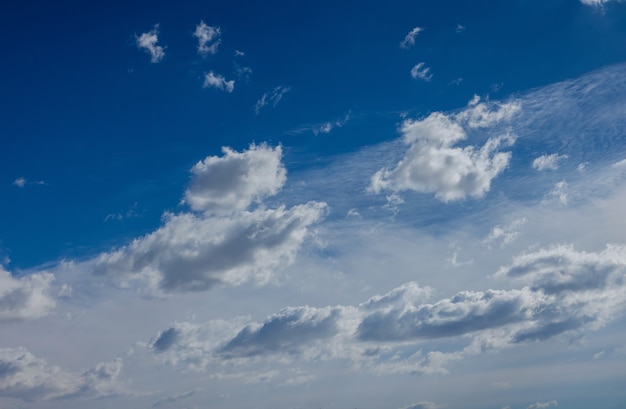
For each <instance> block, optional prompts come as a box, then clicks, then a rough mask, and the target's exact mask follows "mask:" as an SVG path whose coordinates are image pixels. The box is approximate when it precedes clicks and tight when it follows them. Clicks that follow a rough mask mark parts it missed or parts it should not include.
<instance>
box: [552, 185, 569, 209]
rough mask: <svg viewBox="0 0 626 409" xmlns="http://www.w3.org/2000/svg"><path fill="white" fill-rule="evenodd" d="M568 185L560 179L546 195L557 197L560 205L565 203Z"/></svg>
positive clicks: (567, 197)
mask: <svg viewBox="0 0 626 409" xmlns="http://www.w3.org/2000/svg"><path fill="white" fill-rule="evenodd" d="M568 192H569V185H568V183H567V182H566V181H564V180H562V181H560V182H557V183H556V184H555V185H554V188H552V190H551V191H550V192H549V193H548V197H553V198H556V199H558V201H559V203H560V204H562V205H567V202H568V199H569V194H568Z"/></svg>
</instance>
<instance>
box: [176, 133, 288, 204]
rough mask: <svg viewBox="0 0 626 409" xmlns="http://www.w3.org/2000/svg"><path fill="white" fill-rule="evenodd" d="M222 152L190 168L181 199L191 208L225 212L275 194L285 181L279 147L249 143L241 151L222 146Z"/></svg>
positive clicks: (284, 171)
mask: <svg viewBox="0 0 626 409" xmlns="http://www.w3.org/2000/svg"><path fill="white" fill-rule="evenodd" d="M222 152H223V156H221V157H218V156H208V157H207V158H206V159H204V160H203V161H200V162H198V163H197V164H196V165H194V167H193V168H191V173H192V174H193V177H192V179H191V182H190V184H189V187H188V188H187V190H186V191H185V202H186V203H188V204H189V206H190V207H191V208H192V209H193V210H195V211H200V212H205V213H208V214H229V213H233V212H237V211H241V210H244V209H246V208H247V207H248V206H250V204H251V203H252V202H253V201H259V200H261V199H262V198H264V197H266V196H271V195H274V194H276V193H277V192H278V191H279V190H280V189H281V188H282V186H283V184H284V183H285V181H286V180H287V171H286V170H285V167H284V166H283V164H282V163H281V159H282V148H281V147H280V146H277V147H275V148H272V147H270V146H267V145H250V148H249V149H248V150H245V151H243V152H236V151H233V150H232V149H230V148H226V147H225V148H222Z"/></svg>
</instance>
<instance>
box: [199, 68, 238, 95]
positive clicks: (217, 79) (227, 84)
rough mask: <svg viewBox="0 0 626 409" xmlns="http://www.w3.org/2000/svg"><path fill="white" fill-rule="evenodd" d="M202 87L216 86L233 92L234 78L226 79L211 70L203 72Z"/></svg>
mask: <svg viewBox="0 0 626 409" xmlns="http://www.w3.org/2000/svg"><path fill="white" fill-rule="evenodd" d="M202 86H203V87H204V88H209V87H212V88H217V89H221V90H222V91H226V92H233V90H234V89H235V80H230V81H226V78H224V76H222V75H219V74H215V73H214V72H213V71H209V72H207V73H205V74H204V84H203V85H202Z"/></svg>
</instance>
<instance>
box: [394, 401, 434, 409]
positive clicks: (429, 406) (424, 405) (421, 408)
mask: <svg viewBox="0 0 626 409" xmlns="http://www.w3.org/2000/svg"><path fill="white" fill-rule="evenodd" d="M438 408H439V406H438V405H436V404H434V403H433V402H419V403H414V404H412V405H408V406H404V407H402V408H401V409H438Z"/></svg>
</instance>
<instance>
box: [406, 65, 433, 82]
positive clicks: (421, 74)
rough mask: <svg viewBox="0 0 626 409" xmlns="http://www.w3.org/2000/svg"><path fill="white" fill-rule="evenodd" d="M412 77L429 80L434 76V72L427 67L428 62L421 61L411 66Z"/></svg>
mask: <svg viewBox="0 0 626 409" xmlns="http://www.w3.org/2000/svg"><path fill="white" fill-rule="evenodd" d="M411 77H412V78H413V79H420V80H424V81H426V82H428V81H430V80H431V79H432V78H433V74H431V73H430V68H429V67H426V63H423V62H421V63H419V64H416V65H415V66H414V67H413V68H411Z"/></svg>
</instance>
